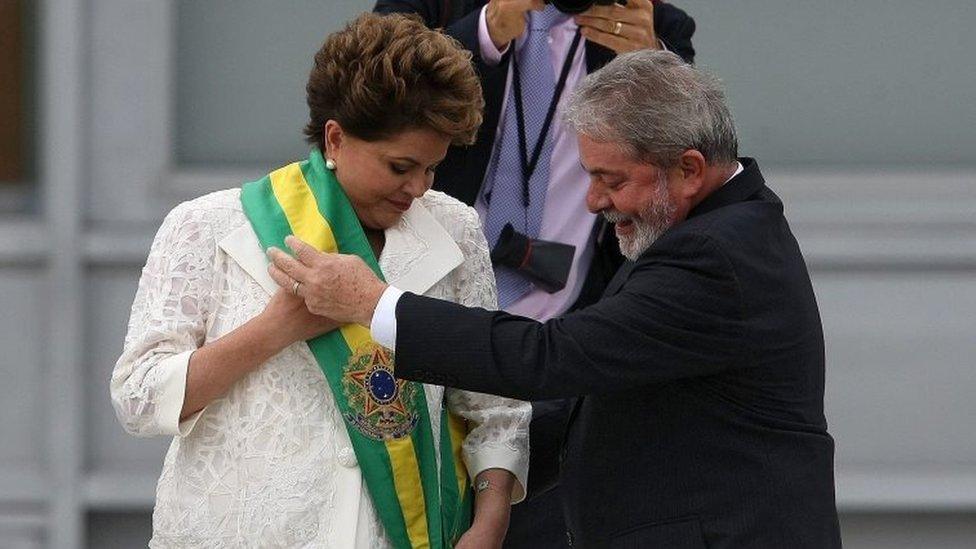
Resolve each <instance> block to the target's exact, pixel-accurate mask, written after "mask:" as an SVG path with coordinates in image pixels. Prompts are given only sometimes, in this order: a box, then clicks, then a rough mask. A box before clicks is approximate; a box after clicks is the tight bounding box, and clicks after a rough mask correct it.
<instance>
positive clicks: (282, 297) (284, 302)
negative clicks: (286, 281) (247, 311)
mask: <svg viewBox="0 0 976 549" xmlns="http://www.w3.org/2000/svg"><path fill="white" fill-rule="evenodd" d="M258 319H259V322H260V323H261V324H262V325H263V328H264V329H265V330H268V332H269V334H270V336H271V338H272V340H273V341H275V342H276V347H278V348H279V350H280V349H284V348H285V347H287V346H289V345H291V344H292V343H296V342H298V341H306V340H309V339H312V338H314V337H317V336H320V335H322V334H325V333H328V332H331V331H332V330H335V329H336V328H338V327H339V326H340V324H339V323H338V322H336V321H334V320H332V319H331V318H328V317H324V316H320V315H317V314H313V313H311V312H309V310H308V307H306V306H305V300H304V299H302V298H301V297H300V296H297V295H294V294H292V293H291V292H290V291H289V290H285V289H279V290H278V291H277V292H276V293H275V294H274V296H272V297H271V301H270V302H268V305H267V306H266V307H265V308H264V311H262V312H261V314H260V315H258Z"/></svg>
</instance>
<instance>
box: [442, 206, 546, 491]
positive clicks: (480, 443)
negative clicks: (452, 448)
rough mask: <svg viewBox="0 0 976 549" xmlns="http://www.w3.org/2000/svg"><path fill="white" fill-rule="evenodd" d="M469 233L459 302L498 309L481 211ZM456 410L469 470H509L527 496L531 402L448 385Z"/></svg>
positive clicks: (449, 400) (471, 217)
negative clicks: (463, 424)
mask: <svg viewBox="0 0 976 549" xmlns="http://www.w3.org/2000/svg"><path fill="white" fill-rule="evenodd" d="M468 214H469V215H468V217H467V218H466V219H464V220H463V221H464V223H465V228H466V230H465V231H464V238H462V239H461V241H460V242H458V245H459V246H460V247H461V251H462V252H463V254H464V264H463V265H462V266H461V267H460V269H461V272H460V274H459V277H458V288H457V294H456V295H458V296H459V299H458V302H459V303H461V304H462V305H467V306H469V307H484V308H486V309H495V308H497V301H498V298H497V293H496V289H495V277H494V274H493V272H492V269H491V260H490V258H489V252H488V243H487V241H485V237H484V234H483V233H482V231H481V225H480V223H479V221H478V216H477V214H476V213H475V212H474V210H470V209H469V210H468ZM447 404H448V407H449V408H450V410H451V411H452V412H454V413H456V414H458V415H460V416H461V417H463V418H464V419H466V420H468V426H469V431H468V436H467V437H466V438H465V440H464V445H463V447H462V451H463V454H464V460H465V465H467V468H468V474H469V475H470V476H471V478H472V479H473V478H475V477H476V476H477V475H478V474H479V473H481V472H482V471H484V470H486V469H505V470H507V471H511V472H512V474H514V475H515V478H516V481H517V482H516V488H515V490H514V492H513V493H512V501H513V502H514V503H517V502H519V501H521V500H522V499H524V498H525V487H526V486H527V482H528V470H529V421H530V420H531V418H532V407H531V406H530V405H529V403H527V402H523V401H521V400H515V399H511V398H503V397H499V396H494V395H486V394H483V393H475V392H471V391H461V390H458V389H450V388H449V389H447Z"/></svg>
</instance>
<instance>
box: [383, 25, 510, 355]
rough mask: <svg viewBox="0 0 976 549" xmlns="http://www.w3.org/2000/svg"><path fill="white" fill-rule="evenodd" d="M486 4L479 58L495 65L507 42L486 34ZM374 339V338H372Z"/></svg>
mask: <svg viewBox="0 0 976 549" xmlns="http://www.w3.org/2000/svg"><path fill="white" fill-rule="evenodd" d="M487 13H488V6H485V7H483V8H481V15H479V16H478V49H479V50H481V60H482V61H484V62H485V64H487V65H492V66H493V65H497V64H498V63H499V62H501V60H502V56H503V55H505V52H507V51H508V44H505V48H504V49H503V50H501V51H498V48H497V47H496V46H495V43H494V42H492V41H491V35H490V34H488V19H487V17H488V15H487ZM374 339H375V338H374Z"/></svg>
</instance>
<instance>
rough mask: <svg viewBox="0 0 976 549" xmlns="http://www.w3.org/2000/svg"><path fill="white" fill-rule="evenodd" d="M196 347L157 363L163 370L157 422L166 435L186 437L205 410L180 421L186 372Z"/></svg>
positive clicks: (157, 402) (156, 415)
mask: <svg viewBox="0 0 976 549" xmlns="http://www.w3.org/2000/svg"><path fill="white" fill-rule="evenodd" d="M195 351H196V349H193V350H191V351H185V352H182V353H180V354H177V355H173V356H171V357H167V358H165V359H163V360H161V361H160V362H159V364H157V365H156V368H159V369H160V371H162V372H163V374H162V376H161V379H160V380H159V395H158V397H157V401H156V410H155V418H154V419H155V422H156V425H158V426H159V430H160V432H161V433H162V434H164V435H171V436H177V437H185V436H186V435H188V434H190V431H192V430H193V426H194V425H196V423H197V420H198V419H200V414H202V413H203V410H200V411H199V412H197V413H195V414H193V415H192V416H190V417H188V418H186V419H184V420H183V421H180V412H182V411H183V398H184V397H185V396H186V372H187V370H188V369H189V366H190V356H192V355H193V353H194V352H195Z"/></svg>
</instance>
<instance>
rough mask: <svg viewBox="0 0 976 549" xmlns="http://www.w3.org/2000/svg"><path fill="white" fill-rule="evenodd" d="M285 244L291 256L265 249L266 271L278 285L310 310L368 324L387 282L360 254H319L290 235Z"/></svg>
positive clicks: (343, 320) (344, 320)
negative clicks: (266, 255) (374, 271)
mask: <svg viewBox="0 0 976 549" xmlns="http://www.w3.org/2000/svg"><path fill="white" fill-rule="evenodd" d="M285 244H287V245H288V247H289V248H291V250H292V251H293V252H294V253H295V257H291V256H289V255H288V254H287V253H285V252H283V251H282V250H279V249H277V248H270V249H269V250H268V258H269V259H270V260H271V262H272V263H271V265H269V266H268V273H269V274H270V275H271V278H272V279H274V281H275V282H276V283H277V284H278V285H279V286H281V287H282V288H285V289H286V290H288V291H291V292H293V293H295V294H297V295H299V296H301V297H302V299H304V300H305V306H306V307H307V308H308V310H309V312H311V313H314V314H317V315H321V316H326V317H329V318H331V319H333V320H336V321H338V322H340V323H351V322H354V323H357V324H361V325H363V326H367V327H368V326H369V324H370V321H371V320H372V318H373V311H374V310H375V309H376V304H377V303H378V302H379V300H380V297H381V296H382V295H383V291H384V290H386V286H387V285H386V284H385V283H384V282H383V281H382V280H380V279H379V278H377V277H376V275H375V274H374V273H373V271H372V270H371V269H370V268H369V266H368V265H366V263H365V262H364V261H363V260H362V259H361V258H360V257H358V256H355V255H345V254H327V253H322V252H320V251H318V250H316V249H315V248H313V247H312V246H310V245H308V244H306V243H305V242H302V241H301V240H300V239H298V238H296V237H294V236H289V237H288V238H286V239H285Z"/></svg>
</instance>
